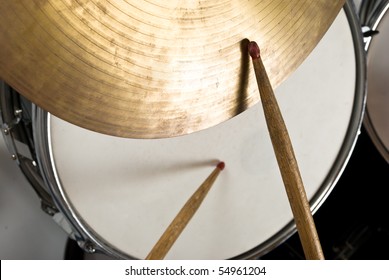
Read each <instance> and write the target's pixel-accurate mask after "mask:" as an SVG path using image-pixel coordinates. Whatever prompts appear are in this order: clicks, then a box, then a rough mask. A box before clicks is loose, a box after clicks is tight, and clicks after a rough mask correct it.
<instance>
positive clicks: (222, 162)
mask: <svg viewBox="0 0 389 280" xmlns="http://www.w3.org/2000/svg"><path fill="white" fill-rule="evenodd" d="M216 167H217V168H219V169H220V171H221V170H223V169H224V167H226V164H225V163H224V161H221V162H219V164H218V165H217V166H216Z"/></svg>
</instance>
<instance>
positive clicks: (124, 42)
mask: <svg viewBox="0 0 389 280" xmlns="http://www.w3.org/2000/svg"><path fill="white" fill-rule="evenodd" d="M343 3H344V0H334V1H328V0H291V1H284V0H266V1H259V0H251V1H250V0H234V1H231V0H200V1H190V0H188V1H184V0H170V1H159V0H147V1H140V0H126V1H124V0H106V1H104V0H99V1H98V0H93V1H91V0H75V1H69V0H56V1H54V0H33V1H23V0H12V1H2V3H1V5H0V17H1V19H2V24H1V25H0V44H1V45H0V77H1V78H2V79H3V80H5V81H6V82H7V83H8V84H10V85H11V86H12V87H13V88H15V89H16V90H17V91H19V92H20V93H21V94H22V95H24V96H25V97H27V98H28V99H30V100H31V101H32V102H34V103H36V104H37V105H38V106H40V107H42V108H43V109H45V110H47V111H49V112H50V113H52V114H54V115H56V116H58V117H60V118H62V119H64V120H66V121H69V122H71V123H73V124H75V125H78V126H81V127H84V128H87V129H90V130H94V131H97V132H100V133H104V134H109V135H114V136H120V137H128V138H164V137H173V136H178V135H184V134H188V133H192V132H195V131H198V130H202V129H205V128H208V127H211V126H214V125H216V124H218V123H220V122H223V121H225V120H228V119H229V118H231V117H233V116H235V115H237V114H239V113H240V112H242V111H244V110H245V109H247V108H248V107H250V106H252V105H254V104H255V103H257V102H258V101H259V97H258V93H257V89H256V83H255V77H254V75H253V74H252V72H253V71H251V67H252V66H251V65H250V63H249V59H248V54H247V49H246V44H247V43H246V41H247V40H245V39H246V38H249V39H250V40H255V41H256V42H258V44H259V45H260V47H261V50H262V52H261V56H262V57H263V62H264V65H265V66H266V68H267V72H268V75H269V78H270V80H271V83H272V85H273V87H276V86H277V85H279V84H280V83H281V82H282V81H283V80H284V79H286V78H287V77H288V75H289V74H290V73H292V72H293V71H294V70H295V69H296V68H297V67H298V66H299V65H300V64H301V62H302V61H303V60H304V59H305V58H306V56H307V55H308V54H309V53H310V52H311V51H312V49H313V48H314V47H315V46H316V44H317V43H318V42H319V40H320V39H321V38H322V36H323V35H324V33H325V32H326V30H327V29H328V27H329V26H330V25H331V23H332V21H333V20H334V18H335V17H336V15H337V14H338V12H339V10H340V9H341V7H342V5H343Z"/></svg>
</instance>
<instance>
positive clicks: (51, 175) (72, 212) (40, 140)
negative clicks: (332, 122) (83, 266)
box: [33, 0, 366, 259]
mask: <svg viewBox="0 0 389 280" xmlns="http://www.w3.org/2000/svg"><path fill="white" fill-rule="evenodd" d="M343 10H344V12H345V15H346V18H347V20H348V23H349V27H350V31H351V35H352V40H353V45H354V52H355V62H356V65H355V71H356V77H355V79H356V81H355V82H356V84H355V93H354V103H353V106H352V114H351V117H350V120H349V125H348V128H347V130H346V134H345V139H344V140H343V143H342V146H341V148H340V150H339V153H338V156H337V157H336V159H335V161H334V164H333V166H332V168H331V169H330V170H329V171H328V175H327V176H326V178H325V180H324V182H323V184H322V185H321V186H320V187H319V189H318V191H317V192H316V194H315V195H314V196H313V198H312V199H311V209H312V211H313V213H315V212H316V211H317V210H318V209H319V207H320V206H321V205H322V204H323V203H324V201H325V199H326V198H327V197H328V195H329V194H330V193H331V191H332V189H333V188H334V187H335V185H336V183H337V181H338V179H339V178H340V176H341V174H342V173H343V170H344V168H345V166H346V164H347V162H348V160H349V158H350V156H351V154H352V151H353V149H354V146H355V143H356V141H357V137H358V135H359V133H360V128H361V125H362V119H363V115H364V108H365V103H366V88H365V84H366V61H365V52H364V47H363V40H362V31H361V29H360V26H359V21H358V18H357V16H356V13H355V10H354V7H353V4H352V1H351V0H347V1H346V3H345V5H344V8H343ZM33 111H34V112H35V113H34V116H33V118H34V121H33V123H34V124H35V127H34V141H35V143H37V144H36V150H37V154H39V155H40V156H39V157H38V163H39V166H40V168H41V169H42V170H43V172H42V173H43V174H42V175H43V177H44V180H45V183H46V184H47V185H48V186H49V189H50V191H51V193H52V196H53V198H54V201H55V203H56V205H57V207H58V208H59V209H60V211H61V212H62V213H63V214H64V216H65V217H66V218H67V220H68V221H69V222H70V223H71V225H72V227H73V228H74V230H75V232H74V237H75V239H76V240H77V241H78V243H79V245H80V246H81V247H82V248H83V249H84V250H86V251H89V252H94V251H99V252H102V253H105V254H108V255H110V256H112V257H115V258H123V259H128V258H129V259H134V257H133V256H130V255H128V254H126V253H124V252H122V251H121V250H120V249H119V248H114V247H113V246H112V245H110V244H109V242H106V241H105V240H104V239H103V238H102V237H100V236H99V235H98V233H96V232H94V231H93V229H90V228H87V227H86V222H85V221H83V219H82V218H81V216H80V215H78V213H77V210H76V209H75V208H74V207H73V206H72V203H71V201H70V200H69V199H68V198H67V196H66V194H65V192H64V189H63V187H62V184H61V180H60V178H59V176H58V174H57V172H56V170H55V166H53V164H54V159H53V153H52V146H51V138H50V135H51V131H50V114H49V113H47V112H45V111H44V110H42V109H41V108H39V107H37V106H35V109H34V110H33ZM54 182H55V183H56V184H54ZM65 206H67V207H65ZM295 232H296V226H295V223H294V221H290V222H289V223H288V224H287V225H286V226H285V227H283V228H281V229H280V230H279V231H278V232H277V233H275V234H274V235H273V236H272V237H270V238H269V239H267V240H266V241H265V242H263V243H262V244H260V245H258V246H256V247H254V248H252V249H251V250H248V251H246V252H244V253H242V254H240V255H237V256H235V257H232V258H231V259H248V258H253V257H260V256H262V255H264V254H266V253H268V252H270V251H271V250H273V249H274V248H275V247H277V246H278V245H280V244H281V243H282V242H284V241H285V240H286V239H288V238H289V237H290V236H291V235H292V234H294V233H295Z"/></svg>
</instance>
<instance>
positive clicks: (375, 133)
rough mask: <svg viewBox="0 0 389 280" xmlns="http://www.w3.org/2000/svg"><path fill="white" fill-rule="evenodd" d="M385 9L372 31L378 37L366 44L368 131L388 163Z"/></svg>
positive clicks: (388, 65) (388, 82)
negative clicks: (374, 31) (375, 31)
mask: <svg viewBox="0 0 389 280" xmlns="http://www.w3.org/2000/svg"><path fill="white" fill-rule="evenodd" d="M388 8H389V4H388V5H387V6H386V8H385V9H384V11H383V12H382V14H381V17H380V18H379V19H378V22H377V23H376V26H374V27H373V28H374V29H376V30H378V31H379V33H378V34H377V35H375V36H374V37H373V38H372V39H371V41H370V44H369V49H368V59H367V66H368V68H367V69H368V71H367V80H368V90H367V92H368V94H367V104H366V110H367V114H366V118H367V129H368V132H369V135H370V137H371V138H372V140H373V141H374V144H375V145H376V147H377V148H378V150H379V151H380V152H381V154H382V156H383V157H384V158H385V159H386V160H387V161H388V162H389V109H388V107H389V74H388V73H389V54H388V44H389V16H388V14H387V9H388Z"/></svg>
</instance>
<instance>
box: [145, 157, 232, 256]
mask: <svg viewBox="0 0 389 280" xmlns="http://www.w3.org/2000/svg"><path fill="white" fill-rule="evenodd" d="M224 167H225V164H224V162H219V164H218V165H217V166H216V168H215V169H214V170H213V171H212V173H211V174H210V175H209V176H208V178H207V179H205V181H204V183H202V184H201V186H200V187H199V188H198V189H197V190H196V192H195V193H194V194H193V195H192V196H191V197H190V198H189V200H188V201H187V202H186V203H185V205H184V206H183V207H182V209H181V210H180V212H179V213H178V214H177V216H176V217H175V218H174V220H173V221H172V222H171V224H170V225H169V226H168V228H167V229H166V230H165V232H164V233H163V234H162V236H161V238H160V239H159V240H158V242H157V243H156V244H155V245H154V247H153V249H152V250H151V251H150V253H149V254H148V255H147V257H146V260H162V259H163V258H164V257H165V256H166V254H167V253H168V252H169V250H170V248H171V247H172V246H173V244H174V242H175V241H176V240H177V238H178V237H179V236H180V234H181V232H182V231H183V230H184V228H185V227H186V225H187V224H188V223H189V221H190V220H191V219H192V217H193V215H194V214H195V213H196V211H197V209H198V208H199V207H200V205H201V203H202V202H203V200H204V198H205V196H206V195H207V193H208V192H209V190H210V189H211V187H212V185H213V183H214V182H215V180H216V178H217V177H218V175H219V173H220V171H222V170H223V169H224Z"/></svg>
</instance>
